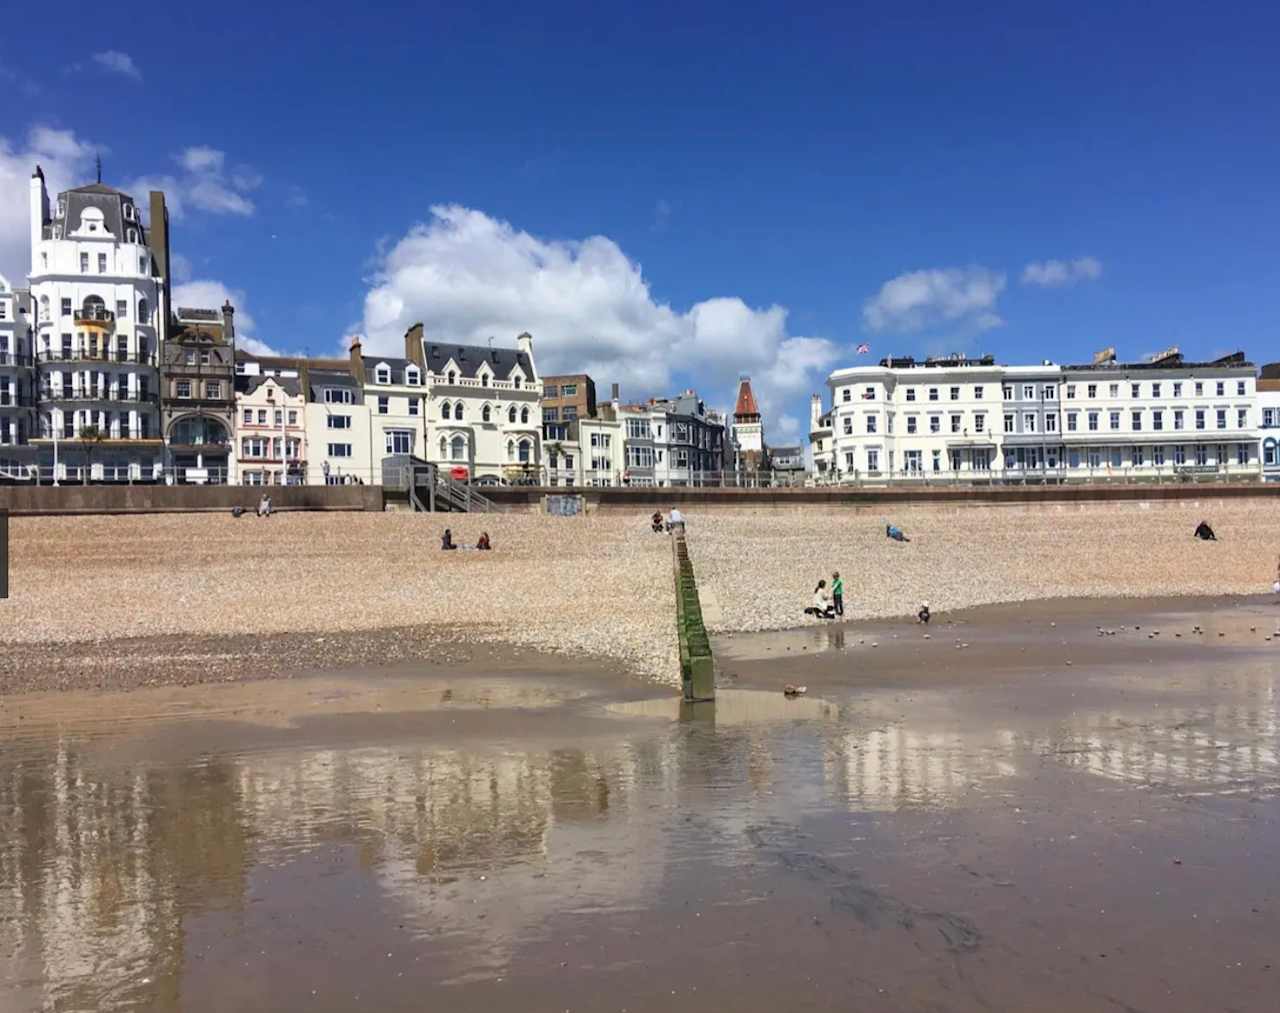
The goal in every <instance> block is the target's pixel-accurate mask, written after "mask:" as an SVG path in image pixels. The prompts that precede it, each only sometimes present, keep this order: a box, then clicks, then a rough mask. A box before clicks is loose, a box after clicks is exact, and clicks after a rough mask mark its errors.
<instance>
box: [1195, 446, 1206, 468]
mask: <svg viewBox="0 0 1280 1013" xmlns="http://www.w3.org/2000/svg"><path fill="white" fill-rule="evenodd" d="M1208 463H1209V448H1208V447H1206V446H1205V445H1204V444H1203V443H1197V444H1196V464H1198V465H1199V466H1200V467H1202V468H1203V467H1204V466H1205V465H1206V464H1208Z"/></svg>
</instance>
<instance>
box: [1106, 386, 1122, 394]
mask: <svg viewBox="0 0 1280 1013" xmlns="http://www.w3.org/2000/svg"><path fill="white" fill-rule="evenodd" d="M1107 390H1108V391H1109V392H1110V394H1111V396H1112V397H1119V396H1120V385H1119V384H1118V383H1113V384H1111V385H1110V386H1109V387H1108V388H1107Z"/></svg>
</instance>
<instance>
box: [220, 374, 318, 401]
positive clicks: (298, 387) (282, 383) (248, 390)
mask: <svg viewBox="0 0 1280 1013" xmlns="http://www.w3.org/2000/svg"><path fill="white" fill-rule="evenodd" d="M241 380H245V381H247V382H246V383H245V385H244V386H243V387H241V386H240V383H239V381H241ZM268 380H274V381H275V384H276V386H277V387H279V388H280V389H281V390H283V391H284V392H285V393H286V394H288V395H289V396H290V397H297V396H298V395H299V394H301V393H302V383H301V382H300V381H299V380H298V378H297V377H296V376H240V377H237V378H236V388H237V389H238V390H240V391H241V392H242V393H245V394H252V393H253V392H254V391H255V390H257V389H258V388H259V387H261V386H262V385H263V384H264V383H266V382H267V381H268Z"/></svg>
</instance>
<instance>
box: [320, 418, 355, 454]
mask: <svg viewBox="0 0 1280 1013" xmlns="http://www.w3.org/2000/svg"><path fill="white" fill-rule="evenodd" d="M325 427H326V428H328V429H350V428H351V416H350V415H330V416H328V417H327V418H326V419H325ZM331 456H332V455H331Z"/></svg>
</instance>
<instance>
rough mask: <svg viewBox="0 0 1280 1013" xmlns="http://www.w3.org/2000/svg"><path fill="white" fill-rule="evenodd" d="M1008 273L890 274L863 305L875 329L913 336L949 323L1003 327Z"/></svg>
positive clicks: (972, 268)
mask: <svg viewBox="0 0 1280 1013" xmlns="http://www.w3.org/2000/svg"><path fill="white" fill-rule="evenodd" d="M1004 288H1005V276H1004V274H1002V273H1000V272H998V271H992V270H991V269H990V268H986V267H979V266H977V265H970V266H968V267H940V268H931V269H928V270H924V271H911V272H908V273H907V274H900V275H898V276H897V277H896V278H890V279H889V280H888V281H886V282H885V283H884V284H883V285H881V286H880V291H879V292H877V293H876V294H875V295H874V296H872V297H871V298H870V299H868V300H867V301H866V302H865V303H863V306H862V320H863V323H864V324H865V325H866V326H867V327H868V328H869V329H870V330H873V331H885V332H888V333H896V334H910V333H914V332H917V331H922V330H924V329H925V328H928V327H935V326H938V325H946V326H951V327H955V328H958V329H960V330H965V331H969V332H971V333H976V332H977V331H985V330H988V329H989V328H992V327H999V326H1000V325H1001V324H1002V323H1004V321H1003V320H1001V319H1000V314H999V313H998V312H997V303H998V301H999V299H1000V293H1001V292H1003V291H1004Z"/></svg>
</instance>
